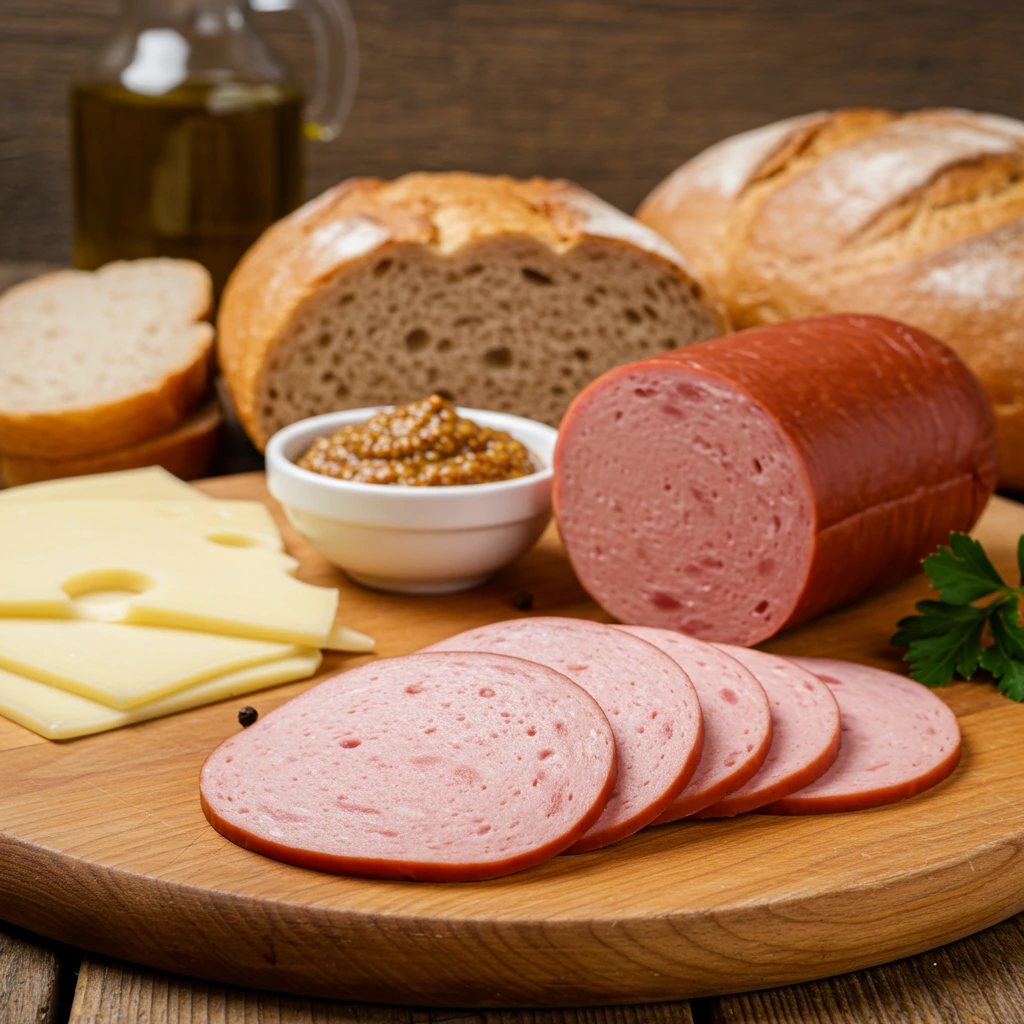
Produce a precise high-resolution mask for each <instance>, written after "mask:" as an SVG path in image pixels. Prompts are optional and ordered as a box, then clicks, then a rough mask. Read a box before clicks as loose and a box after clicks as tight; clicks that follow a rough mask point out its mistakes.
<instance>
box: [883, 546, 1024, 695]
mask: <svg viewBox="0 0 1024 1024" xmlns="http://www.w3.org/2000/svg"><path fill="white" fill-rule="evenodd" d="M922 564H923V565H924V571H925V573H927V575H928V579H929V580H930V581H931V585H932V587H933V588H934V589H935V590H937V591H938V592H939V599H938V600H937V601H918V602H917V604H916V605H915V607H916V608H917V611H918V614H917V615H910V616H908V617H907V618H905V619H900V621H899V622H898V623H897V624H896V628H897V630H898V632H897V633H896V635H895V636H894V637H893V638H892V640H891V641H890V643H892V644H893V646H894V647H906V648H907V649H908V650H907V653H906V654H905V655H904V661H908V662H910V664H911V665H912V668H911V670H910V674H911V675H912V676H913V677H914V678H915V679H916V680H917V681H918V682H919V683H924V684H925V685H926V686H945V685H947V684H948V683H949V682H951V681H952V679H953V677H954V675H959V676H961V677H962V678H963V679H971V678H972V677H973V676H974V674H975V673H976V672H977V671H978V669H985V670H986V671H988V672H991V673H992V675H993V676H994V677H995V679H996V682H997V684H998V686H999V689H1000V691H1001V692H1002V693H1005V694H1006V696H1007V697H1010V698H1011V699H1013V700H1018V701H1024V628H1022V627H1021V625H1020V604H1019V602H1020V599H1021V598H1022V597H1024V537H1021V538H1020V540H1019V541H1018V543H1017V566H1018V568H1019V569H1020V574H1021V586H1020V587H1017V588H1014V587H1010V586H1007V584H1006V582H1005V581H1004V580H1003V578H1002V576H1000V575H999V572H998V571H997V569H996V567H995V566H994V565H993V564H992V562H991V561H990V560H989V557H988V555H987V554H986V553H985V549H984V548H983V547H982V546H981V542H980V541H977V540H975V539H974V538H973V537H969V536H968V535H967V534H966V533H951V534H950V535H949V546H948V547H940V548H939V549H938V551H936V552H935V553H934V554H932V555H929V556H928V557H927V558H926V559H925V560H924V562H923V563H922ZM978 602H984V603H983V604H978Z"/></svg>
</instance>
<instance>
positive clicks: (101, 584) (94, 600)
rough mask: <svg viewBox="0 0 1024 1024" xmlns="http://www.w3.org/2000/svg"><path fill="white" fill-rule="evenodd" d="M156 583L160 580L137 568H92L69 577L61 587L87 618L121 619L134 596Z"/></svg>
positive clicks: (78, 612)
mask: <svg viewBox="0 0 1024 1024" xmlns="http://www.w3.org/2000/svg"><path fill="white" fill-rule="evenodd" d="M155 586H156V580H154V579H153V578H152V577H151V576H147V575H146V574H145V573H142V572H137V571H136V570H134V569H90V570H89V571H88V572H82V573H78V574H77V575H75V576H71V577H69V578H68V579H66V580H65V581H64V583H63V586H62V588H61V589H63V591H64V593H65V594H67V595H68V597H69V598H71V602H72V606H73V609H74V611H75V613H76V614H77V615H79V616H81V617H82V618H87V619H108V620H110V619H119V618H121V617H122V616H123V615H124V613H125V611H126V606H127V605H128V604H129V603H130V601H131V599H132V598H133V597H137V596H138V595H139V594H142V593H145V592H146V591H147V590H151V589H152V588H153V587H155Z"/></svg>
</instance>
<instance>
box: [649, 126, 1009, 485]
mask: <svg viewBox="0 0 1024 1024" xmlns="http://www.w3.org/2000/svg"><path fill="white" fill-rule="evenodd" d="M637 216H638V217H639V219H640V220H642V221H643V222H644V223H645V224H647V225H649V226H650V227H652V228H654V229H655V230H657V231H658V232H660V233H661V234H662V235H664V237H665V238H666V239H668V240H669V241H670V242H671V243H672V244H673V245H675V246H676V247H677V248H679V250H680V251H681V252H682V253H683V254H684V255H685V256H686V257H687V258H688V259H690V260H691V261H692V262H693V263H694V264H695V265H696V267H697V268H698V270H699V271H700V272H701V273H702V274H704V275H705V277H706V279H707V280H708V281H709V284H710V285H711V287H712V288H713V289H714V290H715V291H716V292H717V293H718V294H719V296H720V297H721V298H722V299H723V300H724V302H725V304H726V306H727V307H728V310H729V313H730V315H731V317H732V319H733V321H734V323H735V324H736V326H738V327H747V326H752V325H754V324H761V323H774V322H777V321H780V320H789V319H794V318H796V317H802V316H808V315H812V314H817V313H825V312H863V313H880V314H883V315H886V316H890V317H893V318H896V319H898V320H902V321H906V322H908V323H911V324H913V325H915V326H917V327H920V328H923V329H924V330H926V331H928V332H930V333H932V334H935V335H936V336H938V337H939V338H941V339H943V340H944V341H946V342H947V343H948V344H949V345H951V346H952V347H953V348H954V349H955V350H956V351H957V352H958V353H959V354H960V355H961V357H962V358H963V359H964V360H965V361H966V362H967V364H968V365H969V366H970V367H971V369H972V370H973V371H974V372H975V374H976V375H977V376H978V377H979V379H980V380H981V382H982V384H983V385H984V387H985V390H986V392H987V394H988V397H989V399H990V401H991V402H992V405H993V408H994V411H995V415H996V422H997V426H998V431H999V445H1000V448H999V466H1000V469H999V475H1000V484H1001V485H1002V486H1003V487H1007V488H1017V489H1021V488H1024V124H1022V123H1021V122H1018V121H1013V120H1010V119H1009V118H1005V117H997V116H994V115H989V114H976V113H972V112H970V111H964V110H926V111H920V112H917V113H913V114H906V115H899V114H896V113H893V112H891V111H886V110H840V111H836V112H834V113H824V112H821V113H816V114H810V115H808V116H805V117H799V118H793V119H791V120H788V121H780V122H779V123H778V124H773V125H768V126H767V127H765V128H761V129H758V130H756V131H753V132H747V133H746V134H744V135H739V136H736V137H734V138H731V139H727V140H726V141H724V142H721V143H719V144H718V145H716V146H713V147H711V148H710V149H708V150H706V151H705V152H704V153H701V154H700V155H699V156H697V157H695V158H694V159H693V160H691V161H690V162H689V163H687V164H684V165H683V166H682V167H681V168H679V170H677V171H676V172H675V173H674V174H672V175H671V176H670V177H669V178H667V179H666V180H665V181H664V182H663V183H662V184H660V185H659V186H658V187H657V188H656V189H655V190H654V191H653V192H652V193H651V195H650V196H649V197H648V198H647V199H646V200H645V201H644V203H643V204H642V205H641V207H640V209H639V210H638V212H637Z"/></svg>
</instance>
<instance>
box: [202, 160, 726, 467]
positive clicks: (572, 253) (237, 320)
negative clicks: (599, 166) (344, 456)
mask: <svg viewBox="0 0 1024 1024" xmlns="http://www.w3.org/2000/svg"><path fill="white" fill-rule="evenodd" d="M723 328H724V318H723V316H722V314H721V312H720V310H719V309H718V308H717V307H716V306H715V305H714V304H713V303H712V302H710V301H709V300H708V298H707V295H706V292H705V289H704V286H703V284H702V283H701V281H700V279H699V278H698V277H697V275H696V274H695V273H694V272H693V271H691V270H690V268H689V266H688V264H686V263H685V262H684V260H683V259H682V258H681V257H680V256H679V255H678V253H676V252H675V250H674V249H673V248H672V247H671V246H670V245H668V244H667V243H666V242H665V241H664V240H663V239H662V238H661V237H660V236H659V235H657V234H656V233H654V232H652V231H650V230H649V229H647V228H644V227H642V226H641V225H639V224H637V222H636V221H634V220H633V219H632V218H630V217H627V216H626V215H625V214H623V213H620V212H619V211H618V210H616V209H614V208H613V207H611V206H608V205H607V204H606V203H604V202H602V201H601V200H599V199H597V198H596V197H595V196H593V195H591V194H590V193H588V192H585V191H583V190H582V189H580V188H577V187H576V186H574V185H571V184H569V183H568V182H560V181H546V180H543V179H534V180H532V181H515V180H513V179H511V178H503V177H498V178H490V177H483V176H479V175H472V174H454V173H453V174H410V175H407V176H406V177H404V178H400V179H398V180H397V181H394V182H390V183H387V182H382V181H378V180H375V179H353V180H350V181H347V182H345V183H343V184H341V185H339V186H338V187H336V188H334V189H332V190H331V191H329V192H326V193H324V194H323V195H322V196H320V197H319V198H318V199H315V200H313V201H312V202H310V203H307V204H306V206H304V207H302V208H301V209H300V210H298V211H296V212H295V213H294V214H292V215H291V216H289V217H287V218H285V219H284V220H283V221H280V222H279V223H278V224H276V225H274V226H273V227H272V228H270V229H269V230H268V231H267V232H266V233H265V234H264V235H263V236H262V237H261V238H260V239H259V241H257V243H256V244H255V245H254V246H253V247H252V248H251V249H250V250H249V252H248V253H247V254H246V256H245V257H244V258H243V259H242V261H241V263H240V264H239V266H238V267H237V269H236V270H235V272H234V274H233V275H232V276H231V279H230V280H229V282H228V285H227V288H226V289H225V292H224V297H223V300H222V304H221V310H220V316H219V320H218V352H219V356H220V363H221V367H222V368H223V371H224V376H225V379H226V381H227V384H228V387H229V389H230V392H231V395H232V398H233V400H234V403H235V405H236V407H237V409H238V413H239V417H240V419H241V421H242V423H243V425H244V426H245V428H246V430H247V431H248V433H249V435H250V436H251V437H252V439H253V441H254V442H255V443H256V445H257V446H258V447H261V448H262V447H263V446H264V445H265V444H266V442H267V439H268V438H269V437H270V435H271V434H272V433H274V431H276V430H278V429H279V428H281V427H283V426H285V425H286V424H288V423H291V422H294V421H295V420H297V419H301V418H303V417H305V416H310V415H313V414H315V413H323V412H327V411H329V410H334V409H345V408H356V407H360V406H369V405H387V404H392V403H404V402H408V401H412V400H416V399H419V398H422V397H423V396H425V395H428V394H430V393H431V392H439V393H440V394H443V395H445V396H446V397H449V398H452V399H454V400H455V401H456V402H457V403H459V404H460V405H467V406H475V407H482V408H487V409H497V410H502V411H507V412H514V413H519V414H522V415H526V416H531V417H534V418H536V419H540V420H543V421H545V422H547V423H552V424H554V423H557V422H558V420H559V419H560V418H561V415H562V413H563V412H564V411H565V408H566V406H567V405H568V403H569V400H570V399H571V398H572V397H573V395H575V394H576V392H577V391H579V390H580V388H582V387H583V386H584V385H585V384H587V383H588V382H589V381H590V380H592V379H593V378H594V377H597V376H599V375H600V374H601V373H603V372H604V371H605V370H607V369H609V368H610V367H612V366H615V365H618V364H620V363H623V362H627V361H630V360H634V359H638V358H641V357H643V356H646V355H653V354H654V353H656V352H661V351H667V350H670V349H674V348H679V347H680V346H683V345H687V344H690V343H691V342H694V341H700V340H702V339H704V338H708V337H711V336H713V335H715V334H719V333H721V331H722V330H723Z"/></svg>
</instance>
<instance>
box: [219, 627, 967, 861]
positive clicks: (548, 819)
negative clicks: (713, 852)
mask: <svg viewBox="0 0 1024 1024" xmlns="http://www.w3.org/2000/svg"><path fill="white" fill-rule="evenodd" d="M959 756H960V731H959V728H958V726H957V721H956V718H955V717H954V716H953V714H952V712H951V711H950V710H949V708H948V707H947V706H946V705H945V704H944V703H943V702H942V701H941V700H939V699H938V698H937V697H936V696H934V695H933V694H932V693H931V692H930V691H929V690H927V689H926V688H925V687H923V686H921V685H919V684H917V683H914V682H912V681H910V680H908V679H905V678H903V677H902V676H897V675H894V674H893V673H890V672H885V671H881V670H878V669H873V668H867V667H865V666H862V665H854V664H851V663H849V662H841V661H831V660H826V659H815V658H798V659H786V658H782V657H778V656H775V655H771V654H765V653H763V652H760V651H757V650H750V649H747V648H738V647H731V646H727V645H718V644H710V643H706V642H704V641H700V640H695V639H693V638H691V637H687V636H683V635H681V634H678V633H673V632H670V631H667V630H662V629H656V628H649V627H627V626H611V625H603V624H600V623H595V622H589V621H584V620H578V619H561V618H544V617H537V618H524V619H517V620H513V621H510V622H500V623H495V624H493V625H490V626H484V627H482V628H480V629H474V630H470V631H468V632H465V633H460V634H458V635H457V636H453V637H451V638H450V639H448V640H446V641H443V642H442V643H439V644H435V645H433V646H432V647H430V648H427V649H426V650H425V651H422V652H420V653H418V654H411V655H407V656H405V657H400V658H391V659H388V660H385V661H378V662H374V663H371V664H368V665H363V666H361V667H359V668H356V669H353V670H351V671H349V672H346V673H343V674H341V675H338V676H334V677H333V678H331V679H328V680H326V681H325V682H323V683H321V684H320V685H319V686H316V687H314V688H312V689H311V690H308V691H306V693H304V694H302V695H301V696H299V697H296V698H294V699H292V700H291V701H289V702H287V703H286V704H283V705H281V706H280V707H278V708H276V709H275V710H273V711H271V712H270V713H268V714H267V715H265V716H263V717H262V718H260V720H259V721H258V722H257V723H256V724H255V725H253V726H251V727H250V728H248V729H246V730H245V731H242V732H239V733H237V734H235V735H234V736H232V737H230V738H229V739H228V740H226V741H225V742H224V743H223V744H221V746H220V747H218V748H217V749H216V750H215V751H214V752H213V753H212V754H211V755H210V757H209V758H208V759H207V761H206V764H205V765H204V767H203V770H202V775H201V779H200V790H201V796H202V803H203V809H204V811H205V813H206V815H207V818H208V819H209V820H210V822H211V824H212V825H213V826H214V827H215V828H216V829H217V830H218V831H220V832H221V833H223V834H224V835H225V836H227V837H228V838H229V839H231V840H233V841H234V842H236V843H238V844H239V845H241V846H244V847H246V848H248V849H251V850H254V851H257V852H259V853H263V854H266V855H268V856H271V857H275V858H278V859H280V860H284V861H289V862H291V863H294V864H299V865H303V866H306V867H313V868H319V869H323V870H328V871H336V872H341V873H345V874H353V875H362V876H366V877H371V878H391V879H416V880H430V881H472V880H478V879H485V878H494V877H498V876H501V875H505V874H509V873H511V872H513V871H518V870H521V869H523V868H527V867H530V866H533V865H535V864H539V863H540V862H542V861H544V860H547V859H548V858H550V857H553V856H555V855H556V854H559V853H563V852H567V853H584V852H587V851H591V850H596V849H598V848H600V847H604V846H607V845H608V844H610V843H615V842H617V841H619V840H622V839H624V838H626V837H627V836H629V835H631V834H633V833H635V832H637V831H638V830H640V829H641V828H644V827H645V826H648V825H658V824H661V823H664V822H671V821H675V820H677V819H680V818H684V817H699V818H721V817H730V816H733V815H736V814H740V813H743V812H747V811H754V810H757V811H764V812H769V813H775V814H813V813H822V812H830V811H846V810H857V809H861V808H867V807H874V806H878V805H881V804H885V803H890V802H892V801H894V800H899V799H901V798H903V797H908V796H912V795H914V794H915V793H918V792H920V791H922V790H923V789H926V788H928V787H929V786H932V785H934V784H936V783H937V782H939V781H941V780H942V779H944V778H945V777H946V776H947V775H949V773H950V772H952V771H953V769H954V768H955V767H956V764H957V762H958V760H959Z"/></svg>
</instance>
